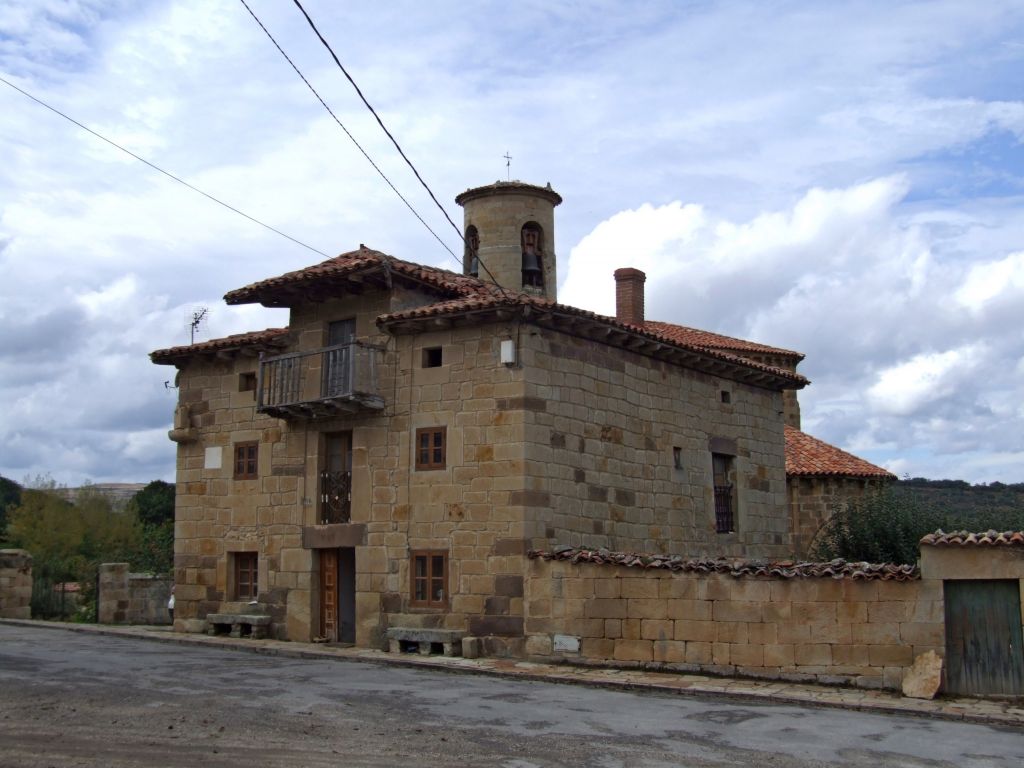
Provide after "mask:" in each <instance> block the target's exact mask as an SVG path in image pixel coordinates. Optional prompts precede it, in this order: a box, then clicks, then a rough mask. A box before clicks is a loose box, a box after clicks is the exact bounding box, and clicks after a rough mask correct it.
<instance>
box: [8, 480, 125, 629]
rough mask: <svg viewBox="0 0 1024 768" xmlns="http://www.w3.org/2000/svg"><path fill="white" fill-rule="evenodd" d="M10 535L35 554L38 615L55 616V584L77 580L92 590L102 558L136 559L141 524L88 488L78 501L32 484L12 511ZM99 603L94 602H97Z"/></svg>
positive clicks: (35, 610)
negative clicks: (115, 508)
mask: <svg viewBox="0 0 1024 768" xmlns="http://www.w3.org/2000/svg"><path fill="white" fill-rule="evenodd" d="M7 530H8V535H9V537H10V539H11V543H12V544H13V545H14V546H17V547H21V548H22V549H26V550H28V551H29V552H30V553H31V554H32V558H33V576H34V577H35V580H36V582H37V584H38V585H39V587H40V588H39V589H38V590H37V589H33V605H32V612H33V615H37V616H43V617H49V616H52V615H53V613H52V611H53V608H52V605H51V604H50V598H51V597H52V588H51V587H52V585H53V584H57V583H61V582H66V581H77V582H79V583H80V584H81V585H82V586H83V595H84V596H85V597H86V598H87V599H88V598H91V599H92V600H95V594H94V593H93V592H92V591H91V589H92V586H93V584H94V583H95V580H96V574H97V571H98V568H99V565H100V563H105V562H119V561H128V562H132V560H133V558H134V556H135V554H136V553H137V552H138V551H139V542H140V529H139V525H138V523H137V522H136V521H135V519H134V518H133V517H132V516H131V515H127V514H124V513H121V512H116V511H114V509H113V508H112V507H111V504H110V500H109V499H107V498H106V497H105V496H103V495H102V494H101V493H99V492H98V491H96V490H93V489H90V488H84V489H82V490H81V491H79V493H78V495H77V497H76V501H75V503H74V504H72V503H71V502H69V501H66V500H65V499H63V498H61V497H60V495H58V494H57V493H55V492H54V491H53V490H38V489H34V488H26V489H24V490H23V491H22V493H21V503H20V504H19V505H18V506H17V507H15V508H14V509H13V510H12V511H11V512H10V515H9V521H8V526H7ZM93 608H94V606H93Z"/></svg>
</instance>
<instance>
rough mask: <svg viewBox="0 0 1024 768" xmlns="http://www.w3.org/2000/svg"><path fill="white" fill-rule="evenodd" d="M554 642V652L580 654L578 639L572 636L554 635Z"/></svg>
mask: <svg viewBox="0 0 1024 768" xmlns="http://www.w3.org/2000/svg"><path fill="white" fill-rule="evenodd" d="M552 639H553V641H554V650H555V651H556V652H558V651H561V652H562V653H579V652H580V639H579V638H578V637H574V636H573V635H555V636H554V638H552Z"/></svg>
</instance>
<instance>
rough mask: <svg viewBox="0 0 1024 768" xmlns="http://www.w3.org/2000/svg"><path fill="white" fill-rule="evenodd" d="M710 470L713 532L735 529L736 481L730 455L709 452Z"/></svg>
mask: <svg viewBox="0 0 1024 768" xmlns="http://www.w3.org/2000/svg"><path fill="white" fill-rule="evenodd" d="M711 470H712V474H713V475H714V484H715V532H716V533H732V532H733V531H735V530H736V483H735V467H734V461H733V457H732V456H727V455H726V454H724V453H713V454H711Z"/></svg>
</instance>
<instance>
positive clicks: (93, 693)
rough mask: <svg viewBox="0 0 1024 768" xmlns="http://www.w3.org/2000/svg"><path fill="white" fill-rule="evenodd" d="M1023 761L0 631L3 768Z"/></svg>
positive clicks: (987, 736) (780, 716)
mask: <svg viewBox="0 0 1024 768" xmlns="http://www.w3.org/2000/svg"><path fill="white" fill-rule="evenodd" d="M101 765H102V766H195V765H204V766H214V767H217V766H236V765H245V766H402V765H409V766H435V765H436V766H504V767H505V768H529V767H530V766H583V765H586V766H595V767H598V768H611V767H613V766H751V765H756V766H762V767H763V768H789V767H796V766H800V767H804V766H826V765H827V766H871V767H872V768H875V767H877V766H913V767H914V768H925V767H932V766H950V767H951V768H952V767H953V766H956V768H981V767H982V766H986V767H987V766H1000V767H1005V768H1010V766H1013V768H1019V766H1021V765H1024V731H1021V730H1019V729H1009V728H996V727H991V726H984V725H974V724H969V723H957V722H950V721H942V720H927V719H923V718H915V717H901V716H893V715H877V714H866V713H861V712H854V711H847V710H836V709H820V708H813V707H806V708H805V707H796V706H792V705H785V706H783V705H778V706H776V705H770V704H760V703H759V704H751V703H746V702H736V701H727V700H722V699H714V698H701V697H693V696H667V695H660V694H649V693H629V692H620V691H609V690H602V689H596V688H582V687H576V686H569V685H558V684H548V683H540V682H526V681H516V680H503V679H495V678H489V677H477V676H469V675H459V674H451V673H444V672H435V671H429V670H418V669H409V668H405V667H387V666H380V665H372V664H364V663H359V662H350V661H342V662H339V661H315V660H297V659H284V658H279V657H266V656H259V655H255V654H250V653H245V652H236V651H224V650H219V649H210V648H203V647H197V646H189V645H174V644H165V643H155V642H151V641H146V640H137V639H133V638H122V637H110V636H100V635H91V634H80V633H74V632H67V631H61V630H53V629H37V628H32V627H22V626H13V625H0V766H3V768H7V767H8V766H10V767H11V768H15V767H17V768H38V767H39V766H61V767H63V766H101Z"/></svg>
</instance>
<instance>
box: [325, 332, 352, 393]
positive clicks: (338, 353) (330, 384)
mask: <svg viewBox="0 0 1024 768" xmlns="http://www.w3.org/2000/svg"><path fill="white" fill-rule="evenodd" d="M355 340H356V321H355V320H352V319H349V320H336V321H334V322H333V323H331V324H330V325H328V326H327V351H326V352H325V353H324V361H323V377H324V378H323V390H322V393H323V397H340V396H343V395H349V394H351V393H352V361H353V355H352V343H353V342H354V341H355Z"/></svg>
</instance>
